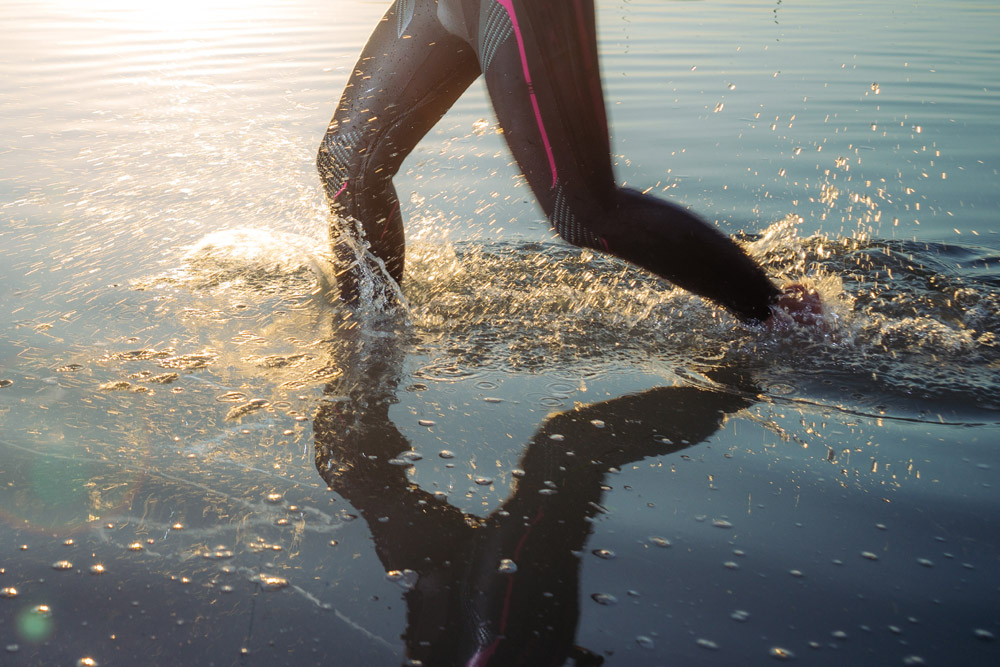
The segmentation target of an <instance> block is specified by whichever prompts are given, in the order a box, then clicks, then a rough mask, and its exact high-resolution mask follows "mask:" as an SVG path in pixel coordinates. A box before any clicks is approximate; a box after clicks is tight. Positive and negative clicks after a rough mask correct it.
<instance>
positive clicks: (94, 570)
mask: <svg viewBox="0 0 1000 667" xmlns="http://www.w3.org/2000/svg"><path fill="white" fill-rule="evenodd" d="M104 572H105V569H104V566H103V565H101V564H100V563H94V564H93V565H91V566H90V573H91V574H104Z"/></svg>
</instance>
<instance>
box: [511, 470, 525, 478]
mask: <svg viewBox="0 0 1000 667" xmlns="http://www.w3.org/2000/svg"><path fill="white" fill-rule="evenodd" d="M510 474H511V475H512V476H514V477H524V471H523V470H521V469H520V468H514V469H513V470H511V471H510Z"/></svg>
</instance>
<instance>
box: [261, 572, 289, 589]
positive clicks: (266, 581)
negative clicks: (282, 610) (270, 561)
mask: <svg viewBox="0 0 1000 667" xmlns="http://www.w3.org/2000/svg"><path fill="white" fill-rule="evenodd" d="M258 580H259V581H260V587H261V588H263V589H264V590H265V591H278V590H281V589H282V588H285V587H286V586H288V579H285V578H284V577H279V576H277V575H273V574H261V575H260V577H259V578H258Z"/></svg>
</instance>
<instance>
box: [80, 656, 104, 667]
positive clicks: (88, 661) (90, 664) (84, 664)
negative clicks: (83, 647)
mask: <svg viewBox="0 0 1000 667" xmlns="http://www.w3.org/2000/svg"><path fill="white" fill-rule="evenodd" d="M98 664H99V663H98V662H97V661H96V660H94V659H93V658H80V659H79V660H77V661H76V667H97V665H98Z"/></svg>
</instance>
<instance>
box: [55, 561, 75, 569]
mask: <svg viewBox="0 0 1000 667" xmlns="http://www.w3.org/2000/svg"><path fill="white" fill-rule="evenodd" d="M52 569H53V570H72V569H73V563H71V562H69V561H68V560H57V561H56V562H54V563H52Z"/></svg>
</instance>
